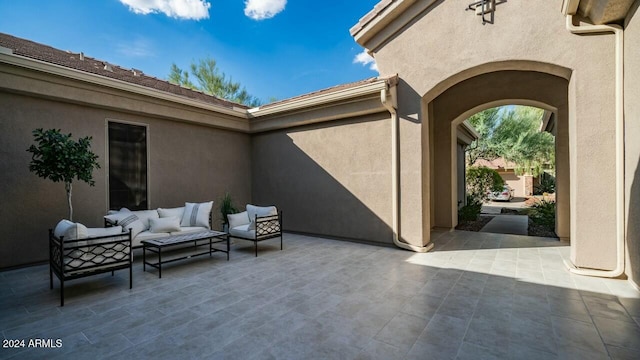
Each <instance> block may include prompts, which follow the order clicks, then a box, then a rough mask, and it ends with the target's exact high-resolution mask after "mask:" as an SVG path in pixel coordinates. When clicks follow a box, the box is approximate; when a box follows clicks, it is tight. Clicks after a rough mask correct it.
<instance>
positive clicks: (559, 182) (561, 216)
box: [554, 103, 571, 241]
mask: <svg viewBox="0 0 640 360" xmlns="http://www.w3.org/2000/svg"><path fill="white" fill-rule="evenodd" d="M567 112H568V109H567V105H566V103H565V105H564V106H562V107H560V108H558V110H557V112H556V116H557V118H556V133H555V134H554V135H555V137H556V235H558V237H559V238H560V240H562V241H569V239H570V236H571V226H570V225H571V224H570V215H571V206H570V194H569V192H570V187H569V185H570V182H569V119H568V113H567Z"/></svg>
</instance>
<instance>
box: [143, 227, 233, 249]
mask: <svg viewBox="0 0 640 360" xmlns="http://www.w3.org/2000/svg"><path fill="white" fill-rule="evenodd" d="M226 235H228V233H226V232H222V231H215V230H206V231H198V232H192V233H186V234H179V235H171V236H165V237H161V238H157V239H148V240H142V241H141V242H142V243H143V244H149V245H153V246H167V245H175V244H181V243H185V242H189V241H195V240H204V239H209V238H214V237H221V236H226Z"/></svg>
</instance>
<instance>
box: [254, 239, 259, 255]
mask: <svg viewBox="0 0 640 360" xmlns="http://www.w3.org/2000/svg"><path fill="white" fill-rule="evenodd" d="M253 243H254V244H255V247H256V257H258V242H257V241H254V242H253Z"/></svg>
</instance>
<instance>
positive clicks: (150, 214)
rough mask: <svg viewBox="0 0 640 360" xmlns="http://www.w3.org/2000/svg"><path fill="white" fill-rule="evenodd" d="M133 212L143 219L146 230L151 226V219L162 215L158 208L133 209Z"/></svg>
mask: <svg viewBox="0 0 640 360" xmlns="http://www.w3.org/2000/svg"><path fill="white" fill-rule="evenodd" d="M132 213H133V214H135V215H136V216H137V217H138V219H140V221H142V224H143V225H144V229H145V230H148V229H149V228H150V227H151V224H150V223H149V220H151V219H159V218H160V216H159V215H158V210H137V211H132Z"/></svg>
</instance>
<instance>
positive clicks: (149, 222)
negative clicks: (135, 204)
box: [104, 201, 213, 248]
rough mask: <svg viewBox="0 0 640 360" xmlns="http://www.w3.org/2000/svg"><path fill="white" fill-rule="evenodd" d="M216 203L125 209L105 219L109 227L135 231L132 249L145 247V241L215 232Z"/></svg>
mask: <svg viewBox="0 0 640 360" xmlns="http://www.w3.org/2000/svg"><path fill="white" fill-rule="evenodd" d="M212 209H213V201H209V202H204V203H189V202H187V203H185V206H181V207H176V208H168V209H166V208H158V209H154V210H138V211H131V210H129V209H126V208H122V209H120V210H119V211H110V212H109V213H108V214H107V215H105V216H104V223H105V227H109V226H121V227H122V228H123V229H131V239H132V246H133V247H134V248H138V247H141V246H142V241H143V240H151V239H154V240H155V239H161V238H163V237H169V236H173V235H182V234H187V233H193V232H200V231H205V230H210V229H211V211H212Z"/></svg>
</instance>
